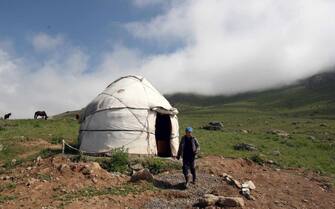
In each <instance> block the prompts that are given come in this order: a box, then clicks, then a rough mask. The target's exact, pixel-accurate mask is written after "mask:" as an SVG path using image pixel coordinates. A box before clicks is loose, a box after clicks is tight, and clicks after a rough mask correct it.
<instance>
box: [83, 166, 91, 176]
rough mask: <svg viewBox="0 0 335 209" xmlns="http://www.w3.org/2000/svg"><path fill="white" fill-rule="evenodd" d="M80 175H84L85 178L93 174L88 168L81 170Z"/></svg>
mask: <svg viewBox="0 0 335 209" xmlns="http://www.w3.org/2000/svg"><path fill="white" fill-rule="evenodd" d="M81 173H82V174H84V175H85V176H87V175H91V174H92V173H93V170H90V169H88V168H83V169H82V170H81Z"/></svg>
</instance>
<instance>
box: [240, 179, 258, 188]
mask: <svg viewBox="0 0 335 209" xmlns="http://www.w3.org/2000/svg"><path fill="white" fill-rule="evenodd" d="M243 184H247V185H248V188H249V189H251V190H254V189H256V186H255V184H254V182H252V181H250V180H249V181H247V182H244V183H243ZM242 187H243V186H242Z"/></svg>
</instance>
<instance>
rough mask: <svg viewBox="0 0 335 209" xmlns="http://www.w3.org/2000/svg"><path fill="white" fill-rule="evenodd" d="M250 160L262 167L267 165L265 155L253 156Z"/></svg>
mask: <svg viewBox="0 0 335 209" xmlns="http://www.w3.org/2000/svg"><path fill="white" fill-rule="evenodd" d="M250 160H252V161H254V162H255V163H258V164H260V165H263V164H264V163H265V159H264V155H262V154H257V155H253V156H251V157H250Z"/></svg>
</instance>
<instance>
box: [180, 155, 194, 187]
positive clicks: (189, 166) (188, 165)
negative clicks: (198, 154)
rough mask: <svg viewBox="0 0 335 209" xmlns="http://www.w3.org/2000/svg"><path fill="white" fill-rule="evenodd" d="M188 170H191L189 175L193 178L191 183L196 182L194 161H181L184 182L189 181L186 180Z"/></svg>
mask: <svg viewBox="0 0 335 209" xmlns="http://www.w3.org/2000/svg"><path fill="white" fill-rule="evenodd" d="M188 170H191V174H192V177H193V181H195V180H196V173H195V160H194V159H193V160H183V174H184V176H185V180H186V182H188V181H189V179H188Z"/></svg>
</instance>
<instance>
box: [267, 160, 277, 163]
mask: <svg viewBox="0 0 335 209" xmlns="http://www.w3.org/2000/svg"><path fill="white" fill-rule="evenodd" d="M266 163H268V164H276V163H275V162H274V161H273V160H267V161H266Z"/></svg>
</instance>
